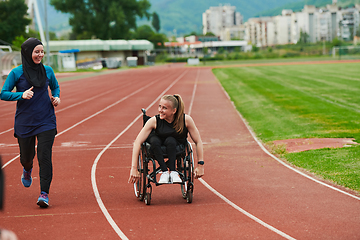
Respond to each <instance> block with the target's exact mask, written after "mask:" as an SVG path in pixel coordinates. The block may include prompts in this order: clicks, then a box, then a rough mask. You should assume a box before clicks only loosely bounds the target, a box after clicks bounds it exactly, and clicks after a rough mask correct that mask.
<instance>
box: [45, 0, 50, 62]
mask: <svg viewBox="0 0 360 240" xmlns="http://www.w3.org/2000/svg"><path fill="white" fill-rule="evenodd" d="M44 5H45V29H46V65H48V66H50V46H49V40H50V39H49V26H48V17H47V0H44Z"/></svg>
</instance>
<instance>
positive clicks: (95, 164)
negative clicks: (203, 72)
mask: <svg viewBox="0 0 360 240" xmlns="http://www.w3.org/2000/svg"><path fill="white" fill-rule="evenodd" d="M186 72H187V71H185V72H184V73H182V74H181V75H180V76H179V77H178V78H177V79H176V80H175V81H174V82H173V83H172V84H171V85H169V87H167V88H166V89H165V90H164V91H163V92H162V93H161V94H160V95H159V96H158V97H157V98H156V99H155V100H154V101H153V102H152V103H151V104H150V105H149V106H148V107H147V108H146V109H149V108H150V107H151V106H153V105H154V104H155V103H157V102H158V99H160V98H161V97H162V96H163V95H164V94H165V93H166V92H167V91H168V90H169V89H170V88H171V87H172V86H174V84H175V83H176V82H178V81H179V80H180V79H181V78H182V77H183V76H184V75H185V73H186ZM140 117H142V114H140V115H138V116H137V117H136V118H135V119H134V120H133V121H132V122H131V123H130V124H129V125H128V126H127V127H126V128H125V129H124V130H123V131H122V132H121V133H120V134H119V135H117V136H116V137H115V138H114V139H113V140H112V141H111V142H110V143H109V144H108V145H107V146H106V147H105V148H104V149H103V150H102V151H101V152H100V153H99V154H98V155H97V157H96V158H95V161H94V163H93V166H92V168H91V183H92V187H93V191H94V195H95V198H96V201H97V202H98V205H99V207H100V209H101V211H102V212H103V214H104V216H105V218H106V219H107V221H108V222H109V223H110V225H111V227H112V228H113V229H114V231H115V232H116V233H117V234H118V236H119V237H120V238H121V239H128V238H127V237H126V235H125V234H124V233H123V232H122V231H121V229H120V228H119V227H118V225H117V224H116V223H115V221H114V220H113V218H112V217H111V215H110V213H109V212H108V210H107V209H106V207H105V205H104V203H103V201H102V200H101V196H100V193H99V190H98V187H97V184H96V167H97V164H98V162H99V161H100V158H101V156H102V155H103V153H104V152H105V151H106V150H107V149H109V148H110V146H111V145H112V144H113V143H114V142H115V141H116V140H118V139H119V138H120V137H121V136H122V135H123V134H124V133H125V132H126V131H127V130H129V128H130V127H131V126H132V125H134V123H135V122H136V121H137V120H139V118H140Z"/></svg>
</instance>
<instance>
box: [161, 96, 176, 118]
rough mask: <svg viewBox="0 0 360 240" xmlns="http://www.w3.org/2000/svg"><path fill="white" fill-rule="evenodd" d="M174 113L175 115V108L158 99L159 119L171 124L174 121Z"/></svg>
mask: <svg viewBox="0 0 360 240" xmlns="http://www.w3.org/2000/svg"><path fill="white" fill-rule="evenodd" d="M175 113H176V108H173V107H172V105H171V102H170V101H168V100H165V99H160V103H159V115H160V119H164V120H166V121H167V122H169V123H171V122H172V121H173V120H174V114H175Z"/></svg>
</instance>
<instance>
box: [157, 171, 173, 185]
mask: <svg viewBox="0 0 360 240" xmlns="http://www.w3.org/2000/svg"><path fill="white" fill-rule="evenodd" d="M169 181H170V179H169V172H167V171H166V172H163V173H162V174H161V176H160V180H159V183H169Z"/></svg>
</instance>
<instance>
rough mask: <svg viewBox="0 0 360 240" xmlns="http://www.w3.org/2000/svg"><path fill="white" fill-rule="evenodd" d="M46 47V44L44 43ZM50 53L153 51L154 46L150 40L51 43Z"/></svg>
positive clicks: (94, 40) (96, 40)
mask: <svg viewBox="0 0 360 240" xmlns="http://www.w3.org/2000/svg"><path fill="white" fill-rule="evenodd" d="M43 44H44V47H45V46H46V42H45V43H43ZM49 46H50V52H58V51H61V50H67V49H79V50H80V51H114V50H115V51H116V50H152V49H153V48H154V45H153V44H152V43H151V42H149V41H148V40H129V41H128V40H100V39H92V40H66V41H50V42H49Z"/></svg>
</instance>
